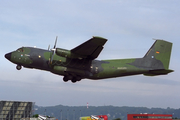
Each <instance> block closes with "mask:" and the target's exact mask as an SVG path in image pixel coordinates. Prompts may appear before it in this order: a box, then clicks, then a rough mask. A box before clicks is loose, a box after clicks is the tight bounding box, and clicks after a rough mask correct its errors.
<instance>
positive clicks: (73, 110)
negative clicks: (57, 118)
mask: <svg viewBox="0 0 180 120" xmlns="http://www.w3.org/2000/svg"><path fill="white" fill-rule="evenodd" d="M73 111H74V120H75V110H73Z"/></svg>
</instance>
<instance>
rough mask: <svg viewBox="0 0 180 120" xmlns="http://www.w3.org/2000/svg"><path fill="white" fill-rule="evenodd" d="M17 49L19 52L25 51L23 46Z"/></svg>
mask: <svg viewBox="0 0 180 120" xmlns="http://www.w3.org/2000/svg"><path fill="white" fill-rule="evenodd" d="M16 51H18V52H24V50H23V48H19V49H17V50H16Z"/></svg>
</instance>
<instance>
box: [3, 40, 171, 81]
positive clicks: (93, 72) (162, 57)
mask: <svg viewBox="0 0 180 120" xmlns="http://www.w3.org/2000/svg"><path fill="white" fill-rule="evenodd" d="M106 41H107V39H105V38H102V37H93V38H91V39H90V40H88V41H86V42H84V43H83V44H81V45H79V46H77V47H75V48H74V49H72V50H65V49H61V48H56V43H57V37H56V40H55V45H54V47H53V49H51V50H49V48H48V50H44V49H39V48H34V47H21V48H19V49H17V50H16V51H13V52H10V53H7V54H6V55H5V57H6V58H7V59H8V60H9V61H11V62H12V63H14V64H17V67H16V68H17V70H20V69H21V68H22V66H23V67H25V68H35V69H40V70H46V71H50V72H52V73H54V74H57V75H62V76H64V77H63V80H64V81H65V82H67V81H68V80H71V81H72V82H73V83H75V82H77V81H80V80H81V79H85V78H87V79H93V80H98V79H105V78H114V77H121V76H129V75H137V74H143V75H146V76H156V75H166V74H168V73H170V72H173V70H170V69H169V62H170V56H171V49H172V43H170V42H167V41H164V40H156V41H155V43H154V44H153V45H152V47H151V48H150V49H149V51H148V52H147V53H146V54H145V56H144V57H143V58H134V59H115V60H95V59H96V58H97V57H98V55H99V54H100V52H101V51H102V49H103V48H104V47H103V46H104V44H105V43H106Z"/></svg>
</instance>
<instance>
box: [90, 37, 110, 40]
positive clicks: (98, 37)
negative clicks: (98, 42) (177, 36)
mask: <svg viewBox="0 0 180 120" xmlns="http://www.w3.org/2000/svg"><path fill="white" fill-rule="evenodd" d="M93 38H97V39H104V40H107V39H106V38H103V37H100V36H93Z"/></svg>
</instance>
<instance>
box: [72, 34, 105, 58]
mask: <svg viewBox="0 0 180 120" xmlns="http://www.w3.org/2000/svg"><path fill="white" fill-rule="evenodd" d="M106 41H107V39H105V38H101V37H93V38H91V39H90V40H88V41H86V42H84V43H83V44H81V45H79V46H77V47H75V48H74V49H72V50H71V52H72V53H75V54H77V55H80V56H86V58H88V59H91V60H93V59H95V58H97V57H98V55H99V54H100V52H101V51H102V49H103V48H104V47H103V46H104V44H105V43H106Z"/></svg>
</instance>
